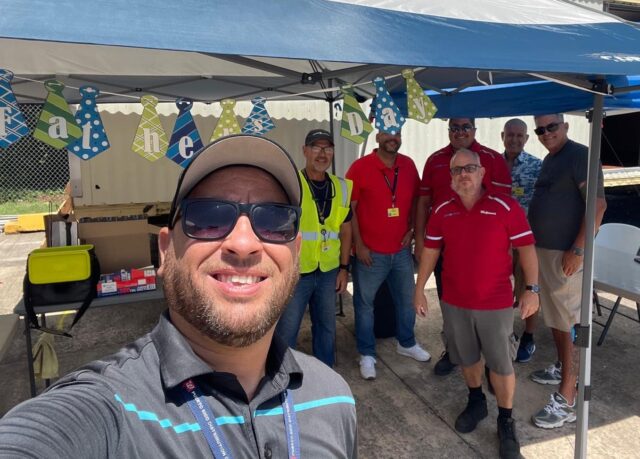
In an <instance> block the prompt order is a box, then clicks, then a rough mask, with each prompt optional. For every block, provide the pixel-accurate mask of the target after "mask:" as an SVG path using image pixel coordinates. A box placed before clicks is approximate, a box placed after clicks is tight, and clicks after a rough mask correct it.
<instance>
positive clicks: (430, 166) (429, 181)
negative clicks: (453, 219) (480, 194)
mask: <svg viewBox="0 0 640 459" xmlns="http://www.w3.org/2000/svg"><path fill="white" fill-rule="evenodd" d="M469 150H471V151H473V152H476V153H477V154H478V156H480V164H482V167H484V168H485V174H484V178H483V179H482V185H483V186H484V188H485V189H486V190H492V191H498V192H500V193H505V194H507V195H511V173H510V172H509V168H508V167H507V162H506V161H505V160H504V157H503V156H502V155H501V154H500V153H498V152H497V151H493V150H492V149H491V148H487V147H485V146H483V145H480V144H479V143H478V142H476V141H475V140H474V141H473V143H472V144H471V147H469ZM453 153H454V151H453V147H452V146H451V144H449V145H447V146H446V147H444V148H442V149H441V150H438V151H436V152H435V153H433V154H432V155H431V156H429V158H428V159H427V162H426V163H425V165H424V170H423V171H422V181H421V183H420V195H421V196H431V198H432V200H431V206H432V207H435V206H437V205H438V204H440V203H441V202H443V201H445V200H446V199H448V198H450V197H451V196H452V195H453V194H454V193H453V191H452V190H451V172H450V163H451V158H452V157H453Z"/></svg>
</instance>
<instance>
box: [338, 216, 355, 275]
mask: <svg viewBox="0 0 640 459" xmlns="http://www.w3.org/2000/svg"><path fill="white" fill-rule="evenodd" d="M352 233H353V229H352V225H351V221H348V222H344V223H343V224H342V225H340V264H341V265H348V264H349V258H350V256H351V244H352V242H353V234H352Z"/></svg>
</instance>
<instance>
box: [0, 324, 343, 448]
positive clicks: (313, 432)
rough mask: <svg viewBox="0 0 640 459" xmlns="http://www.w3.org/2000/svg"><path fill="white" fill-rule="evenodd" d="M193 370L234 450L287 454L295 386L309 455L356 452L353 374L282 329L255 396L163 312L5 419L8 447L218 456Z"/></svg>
mask: <svg viewBox="0 0 640 459" xmlns="http://www.w3.org/2000/svg"><path fill="white" fill-rule="evenodd" d="M189 378H192V379H193V380H194V381H196V383H197V384H198V385H199V387H200V389H201V390H202V392H203V394H204V398H205V399H206V400H207V402H208V403H209V405H210V407H211V410H212V411H213V413H214V415H215V417H216V419H217V421H218V425H220V429H221V430H222V431H223V433H224V435H225V436H226V439H227V441H228V444H229V447H230V450H231V453H232V455H233V457H234V458H258V457H260V458H263V457H264V458H267V459H268V458H271V457H273V458H283V457H287V442H286V436H285V425H284V419H283V415H282V409H281V407H282V405H281V398H280V394H282V392H283V391H284V390H285V389H288V390H289V391H290V392H291V393H292V396H293V403H294V406H295V411H296V415H297V420H298V425H299V429H300V452H301V457H303V458H316V457H349V458H351V457H356V410H355V402H354V399H353V395H352V394H351V391H350V389H349V387H348V385H347V383H346V382H345V381H344V380H343V379H342V378H341V377H340V376H339V375H338V374H337V373H335V372H334V371H333V370H331V369H330V368H329V367H327V366H326V365H324V364H323V363H321V362H320V361H318V360H316V359H315V358H313V357H309V356H306V355H304V354H302V353H299V352H296V351H292V350H291V349H289V348H287V347H286V346H285V345H284V344H283V343H282V342H281V341H280V340H279V339H278V338H274V340H273V343H272V346H271V349H270V351H269V356H268V360H267V375H266V376H265V377H264V378H263V380H262V381H261V383H260V385H259V387H258V390H257V391H256V395H255V396H254V398H253V400H251V401H248V400H247V399H246V395H245V392H244V390H243V389H242V387H241V386H240V384H239V382H238V380H237V379H236V377H235V376H234V375H232V374H229V373H219V372H215V371H212V370H211V368H209V366H208V365H206V364H205V363H204V362H203V361H202V360H201V359H200V358H199V357H197V356H196V355H195V354H194V353H193V351H192V350H191V347H190V346H189V345H188V343H187V342H186V340H185V339H184V337H183V336H182V335H181V334H180V333H179V332H178V330H177V329H176V328H175V327H174V326H173V324H172V323H171V322H170V320H169V318H168V314H167V313H166V312H165V314H163V315H162V317H161V318H160V321H159V323H158V325H157V326H156V327H155V329H154V330H153V331H152V332H151V333H149V334H147V335H145V336H144V337H142V338H140V339H138V340H137V341H136V342H134V343H132V344H131V345H129V346H127V347H125V348H123V349H121V350H120V351H119V352H118V353H116V354H114V355H112V356H110V357H106V358H104V359H102V360H98V361H95V362H92V363H90V364H88V365H87V366H85V367H83V368H81V369H79V370H77V371H75V372H73V373H71V374H69V375H67V376H65V377H64V378H62V379H60V380H59V381H58V382H57V383H56V384H55V385H54V386H53V387H52V388H50V389H49V390H48V391H47V392H45V393H44V394H42V395H40V396H38V397H36V398H34V399H31V400H28V401H26V402H24V403H22V404H20V405H18V406H17V407H15V408H14V409H12V410H11V411H10V412H9V413H7V414H6V416H5V417H4V418H3V419H2V420H0V457H3V458H4V457H11V458H18V457H30V458H43V457H47V458H70V457H78V458H79V457H83V458H84V457H96V458H102V457H114V458H137V457H145V458H146V457H150V458H151V457H153V458H159V457H162V458H165V457H167V458H169V457H171V458H173V457H175V458H197V457H206V458H210V457H212V453H211V450H210V448H209V445H208V443H207V442H206V440H205V438H204V436H203V433H202V431H201V430H200V426H199V424H198V423H197V421H196V420H195V418H194V416H193V414H192V412H191V410H190V408H189V406H188V404H187V403H185V402H184V396H183V392H182V389H181V387H180V383H181V382H183V381H185V380H187V379H189Z"/></svg>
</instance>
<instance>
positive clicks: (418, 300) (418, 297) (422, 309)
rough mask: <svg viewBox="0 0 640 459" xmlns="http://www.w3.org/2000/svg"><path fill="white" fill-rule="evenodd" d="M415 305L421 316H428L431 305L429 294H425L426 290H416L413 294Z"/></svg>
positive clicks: (417, 312)
mask: <svg viewBox="0 0 640 459" xmlns="http://www.w3.org/2000/svg"><path fill="white" fill-rule="evenodd" d="M413 307H414V309H415V310H416V314H417V315H419V316H420V317H427V311H428V310H429V305H428V304H427V295H425V294H424V291H422V292H419V291H416V293H415V295H414V296H413Z"/></svg>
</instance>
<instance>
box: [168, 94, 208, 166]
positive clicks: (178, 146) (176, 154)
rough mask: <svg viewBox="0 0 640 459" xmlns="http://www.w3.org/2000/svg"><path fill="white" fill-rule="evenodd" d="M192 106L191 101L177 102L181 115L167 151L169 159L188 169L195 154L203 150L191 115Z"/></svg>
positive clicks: (178, 117) (181, 100)
mask: <svg viewBox="0 0 640 459" xmlns="http://www.w3.org/2000/svg"><path fill="white" fill-rule="evenodd" d="M192 106H193V102H192V101H191V100H189V99H178V100H177V101H176V107H178V110H179V113H178V116H177V118H176V124H175V126H174V127H173V134H171V140H169V149H168V150H167V157H168V158H169V159H170V160H171V161H174V162H175V163H176V164H178V165H180V166H182V167H187V166H188V165H189V163H190V162H191V158H192V157H193V154H194V153H195V152H197V151H198V150H200V149H201V148H202V140H201V139H200V134H199V133H198V128H197V127H196V123H195V122H194V121H193V116H192V115H191V107H192Z"/></svg>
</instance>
